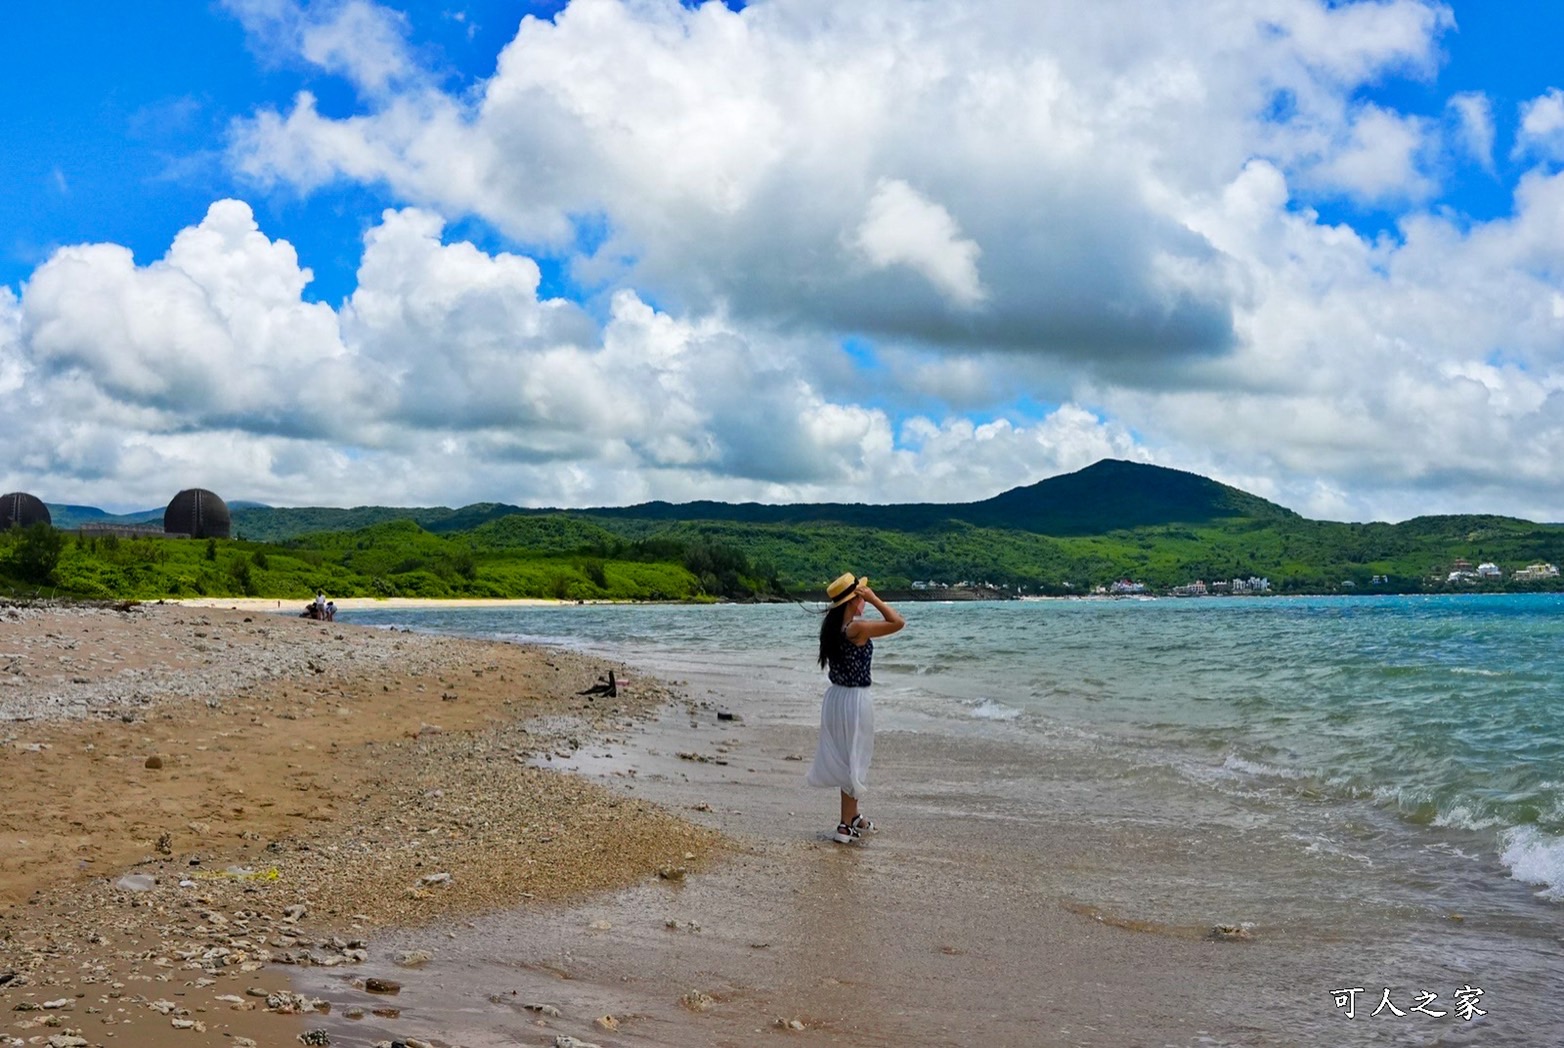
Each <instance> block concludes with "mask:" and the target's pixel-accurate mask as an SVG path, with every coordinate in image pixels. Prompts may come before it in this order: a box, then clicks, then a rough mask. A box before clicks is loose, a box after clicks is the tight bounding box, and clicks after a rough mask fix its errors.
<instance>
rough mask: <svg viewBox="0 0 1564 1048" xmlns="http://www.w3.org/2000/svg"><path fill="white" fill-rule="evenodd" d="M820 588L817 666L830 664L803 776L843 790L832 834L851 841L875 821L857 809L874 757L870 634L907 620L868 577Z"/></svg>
mask: <svg viewBox="0 0 1564 1048" xmlns="http://www.w3.org/2000/svg"><path fill="white" fill-rule="evenodd" d="M825 593H826V599H827V600H829V601H831V602H832V603H831V607H830V608H829V609H828V610H827V611H826V615H825V621H824V622H822V623H821V624H820V665H821V667H822V668H828V669H829V673H828V676H829V678H830V681H831V683H830V685H829V686H827V688H826V689H825V698H824V699H822V700H821V703H820V745H819V746H818V747H817V748H816V749H815V762H814V764H813V765H812V766H811V767H810V769H809V775H808V777H807V779H806V780H805V781H807V782H808V783H809V785H811V786H825V787H835V788H836V789H838V790H840V791H841V792H842V819H841V821H840V822H839V823H837V824H836V832H835V833H833V834H832V835H831V839H832V840H833V841H836V842H837V843H838V844H852V843H854V842H855V841H858V840H859V839H861V838H862V836H863V835H864V834H865V833H869V832H872V831H873V830H874V823H872V822H870V821H869V819H868V818H867V817H866V816H864V815H863V813H862V812H860V811H859V810H858V801H859V799H860V798H862V797H863V795H864V791H866V790H867V789H868V788H869V762H870V760H872V759H873V757H874V704H873V703H872V702H871V701H870V698H869V686H870V683H871V682H870V679H869V664H870V662H871V661H872V660H873V658H874V638H875V637H886V636H889V635H890V634H892V633H895V632H896V631H897V630H899V629H901V628H902V627H903V626H905V625H906V624H907V623H906V620H904V619H903V618H902V617H901V616H900V615H899V614H897V612H896V609H895V608H893V607H891V606H890V605H889V604H886V603H885V602H884V601H883V600H881V599H880V598H879V597H877V596H875V593H874V590H872V589H870V588H869V580H868V579H867V578H859V577H857V576H855V575H853V574H852V573H851V572H848V573H847V574H845V575H842V576H841V577H839V578H838V579H837V580H836V581H835V582H832V583H831V584H830V585H829V586H827V587H826V589H825ZM866 603H867V604H871V605H873V606H874V610H875V611H877V612H879V613H880V618H879V619H878V620H866V619H864V618H862V615H863V607H864V604H866Z"/></svg>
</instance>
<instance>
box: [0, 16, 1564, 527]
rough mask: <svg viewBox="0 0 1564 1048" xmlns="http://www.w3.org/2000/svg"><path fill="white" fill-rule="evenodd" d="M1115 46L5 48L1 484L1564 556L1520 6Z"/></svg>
mask: <svg viewBox="0 0 1564 1048" xmlns="http://www.w3.org/2000/svg"><path fill="white" fill-rule="evenodd" d="M1134 6H1136V7H1137V14H1138V16H1139V17H1138V18H1137V19H1135V20H1132V21H1134V22H1135V23H1137V24H1136V25H1133V26H1127V27H1126V26H1121V25H1120V23H1119V21H1116V20H1115V19H1114V18H1113V17H1110V16H1111V15H1112V12H1103V11H1101V10H1097V11H1093V12H1091V13H1087V14H1082V13H1081V9H1080V8H1079V6H1078V5H1066V4H1057V5H1054V4H1032V3H1009V2H1003V0H996V2H995V3H994V4H992V5H990V6H985V7H982V8H977V7H973V6H972V5H963V4H959V3H955V2H953V0H952V2H949V3H946V2H930V3H928V4H922V5H905V4H900V5H899V4H895V3H893V2H891V0H868V2H865V3H863V4H861V5H851V6H848V7H842V6H840V5H835V6H833V5H822V4H820V3H818V2H815V0H763V2H760V3H754V4H751V5H748V6H747V7H746V6H744V5H741V4H737V3H733V4H730V5H727V6H723V5H719V4H710V5H706V6H702V5H699V4H692V3H683V4H681V3H677V2H675V0H645V2H638V3H634V4H630V3H624V2H620V0H573V2H571V3H568V4H567V3H564V2H556V3H532V4H527V3H523V4H517V3H499V2H475V3H453V4H450V5H447V6H442V7H435V6H432V5H412V4H396V3H373V2H371V0H331V2H321V3H298V2H294V0H226V2H214V3H210V4H192V3H188V2H184V3H175V2H172V0H154V2H148V3H145V4H138V5H133V6H126V5H96V4H86V3H81V2H62V3H57V4H40V5H26V6H21V7H15V8H13V9H11V10H8V11H7V12H6V14H5V16H4V17H5V19H6V22H7V32H6V33H4V34H0V91H3V93H4V102H5V104H4V105H3V106H0V134H3V136H4V138H3V140H4V142H5V149H4V150H3V152H0V178H3V179H4V183H5V185H6V186H7V188H8V191H7V192H6V193H5V194H3V195H0V288H4V290H3V291H0V407H3V408H4V409H5V410H7V413H8V415H10V416H11V417H18V416H23V417H33V418H39V419H41V421H39V422H36V423H32V424H30V425H29V428H28V429H27V430H26V431H25V432H24V433H22V434H21V435H20V436H19V439H18V442H17V448H16V452H15V453H14V454H13V455H12V456H11V457H10V458H9V460H8V461H7V462H5V463H0V485H3V486H4V487H5V489H6V490H27V491H33V492H35V493H37V494H39V495H40V496H41V497H43V498H45V499H46V500H47V501H52V502H89V503H94V504H99V505H104V506H105V507H108V508H131V507H143V506H146V505H155V504H160V503H161V502H162V501H164V500H165V498H166V492H165V491H164V490H163V489H164V488H166V487H167V486H168V484H169V483H170V481H169V479H168V478H170V477H178V478H179V485H178V486H190V485H192V484H200V485H201V486H207V487H212V488H214V489H216V490H220V491H221V492H222V493H223V494H225V495H226V496H228V497H232V498H244V499H249V498H253V499H259V500H262V501H268V502H273V503H276V504H291V505H302V504H317V503H319V504H333V505H344V504H353V503H357V502H398V503H404V504H407V503H418V504H450V505H455V504H460V503H463V502H466V501H477V500H491V499H492V500H504V501H513V502H519V503H527V504H535V505H593V504H622V503H628V502H634V501H640V500H643V499H648V498H667V499H673V500H679V499H684V498H709V497H714V498H731V499H759V500H764V501H793V500H812V499H827V498H829V499H842V498H850V499H853V500H861V501H871V502H881V501H883V502H894V501H902V500H913V499H938V500H951V501H966V500H972V499H980V498H985V497H987V496H989V495H992V494H994V493H996V492H997V491H1000V490H1004V489H1005V488H1008V487H1012V486H1015V485H1018V484H1025V483H1031V482H1034V481H1036V480H1039V479H1042V478H1043V477H1046V476H1050V475H1053V474H1056V473H1059V472H1064V471H1068V470H1071V469H1076V468H1080V467H1081V466H1084V465H1087V464H1089V463H1090V462H1091V461H1094V460H1095V459H1097V458H1100V457H1103V456H1105V455H1111V456H1114V457H1123V458H1133V459H1138V460H1142V461H1151V462H1157V463H1160V464H1164V465H1169V466H1174V467H1178V468H1186V469H1192V470H1196V471H1198V472H1201V473H1205V474H1207V475H1211V476H1215V477H1217V478H1218V479H1221V480H1224V481H1227V482H1230V483H1234V484H1237V485H1239V486H1242V487H1245V488H1246V489H1248V490H1253V491H1256V492H1257V493H1259V494H1262V495H1265V496H1267V497H1271V498H1274V499H1276V500H1278V501H1281V502H1283V503H1284V504H1286V505H1289V506H1291V507H1293V508H1296V509H1298V510H1300V511H1301V512H1305V513H1308V514H1311V515H1316V516H1324V517H1332V518H1337V519H1375V518H1378V519H1399V518H1402V517H1405V516H1411V515H1415V514H1417V513H1424V512H1451V511H1478V510H1485V511H1488V510H1491V511H1496V512H1508V513H1515V514H1517V515H1523V516H1530V517H1533V518H1545V519H1564V481H1561V480H1560V479H1559V478H1558V477H1557V476H1556V475H1555V471H1554V469H1553V462H1555V461H1557V458H1556V453H1557V452H1559V451H1564V329H1561V326H1560V325H1561V321H1560V317H1564V305H1561V303H1564V289H1561V288H1560V287H1559V279H1560V274H1561V273H1564V256H1560V255H1558V254H1556V252H1557V251H1558V249H1557V248H1556V247H1554V245H1555V244H1557V243H1558V242H1559V238H1558V237H1557V236H1556V231H1557V227H1556V226H1555V225H1554V223H1555V221H1556V212H1557V211H1558V209H1559V197H1564V190H1561V189H1560V188H1558V186H1557V185H1556V180H1557V178H1558V167H1559V165H1560V163H1561V162H1564V96H1561V95H1559V94H1558V92H1559V89H1560V88H1561V86H1564V73H1561V72H1560V69H1559V67H1558V65H1557V63H1556V62H1554V61H1553V60H1552V57H1551V51H1552V48H1551V46H1550V44H1549V42H1550V41H1553V40H1557V39H1559V38H1560V33H1561V30H1564V9H1561V8H1560V7H1559V6H1558V5H1553V4H1546V3H1541V2H1530V3H1507V4H1503V5H1494V4H1477V3H1454V4H1448V5H1440V4H1433V3H1427V2H1423V0H1385V2H1362V3H1324V2H1315V0H1255V2H1253V3H1235V4H1232V5H1228V7H1227V8H1226V9H1225V10H1220V11H1219V10H1218V5H1212V6H1211V7H1210V8H1202V9H1201V12H1200V13H1199V14H1197V15H1196V16H1195V17H1194V18H1191V17H1189V9H1188V7H1187V5H1179V4H1172V3H1162V2H1160V0H1142V2H1141V3H1138V4H1136V5H1134ZM524 16H525V17H527V18H528V19H529V21H528V22H526V23H525V24H524V23H523V17H524ZM1098 18H1101V19H1102V22H1101V24H1098V23H1097V21H1096V20H1097V19H1098ZM892 30H894V31H892ZM1556 194H1557V195H1556ZM118 249H128V251H129V253H130V257H129V259H126V258H125V256H124V255H123V253H117V251H118ZM289 252H292V254H291V256H290V254H289ZM306 276H308V278H309V279H308V280H306V279H305V277H306Z"/></svg>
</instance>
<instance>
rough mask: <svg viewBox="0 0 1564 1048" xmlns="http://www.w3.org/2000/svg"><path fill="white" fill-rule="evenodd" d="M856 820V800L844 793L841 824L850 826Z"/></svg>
mask: <svg viewBox="0 0 1564 1048" xmlns="http://www.w3.org/2000/svg"><path fill="white" fill-rule="evenodd" d="M856 818H858V798H857V797H854V796H851V795H850V794H848V793H847V792H845V791H844V792H843V793H842V822H844V823H845V824H847V825H848V826H851V825H852V824H853V820H854V819H856Z"/></svg>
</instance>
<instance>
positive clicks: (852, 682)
mask: <svg viewBox="0 0 1564 1048" xmlns="http://www.w3.org/2000/svg"><path fill="white" fill-rule="evenodd" d="M844 632H845V631H844ZM873 658H874V641H872V640H866V641H864V642H863V643H862V644H854V643H853V642H852V641H850V640H848V639H847V637H846V636H845V635H844V636H843V637H842V643H840V644H838V645H837V646H836V650H835V651H833V652H831V655H830V657H829V659H828V660H827V666H828V667H829V670H828V676H829V677H830V678H831V683H832V684H840V685H841V686H842V687H844V688H867V687H868V686H869V685H870V684H871V683H872V682H871V681H870V680H869V663H870V661H871V660H872V659H873Z"/></svg>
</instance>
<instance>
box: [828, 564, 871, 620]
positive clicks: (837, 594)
mask: <svg viewBox="0 0 1564 1048" xmlns="http://www.w3.org/2000/svg"><path fill="white" fill-rule="evenodd" d="M868 584H869V576H867V575H865V576H864V577H862V578H859V577H858V576H857V575H854V574H853V573H852V572H850V571H849V572H847V573H846V574H845V575H838V576H837V577H836V581H834V582H832V583H831V584H830V585H829V586H827V587H826V588H825V599H826V600H828V601H830V602H831V607H832V608H834V607H836V606H837V605H838V604H846V603H847V602H848V601H850V600H852V599H853V598H854V597H856V596H858V587H859V586H867V585H868ZM826 610H827V611H829V610H830V608H827V609H826Z"/></svg>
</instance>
